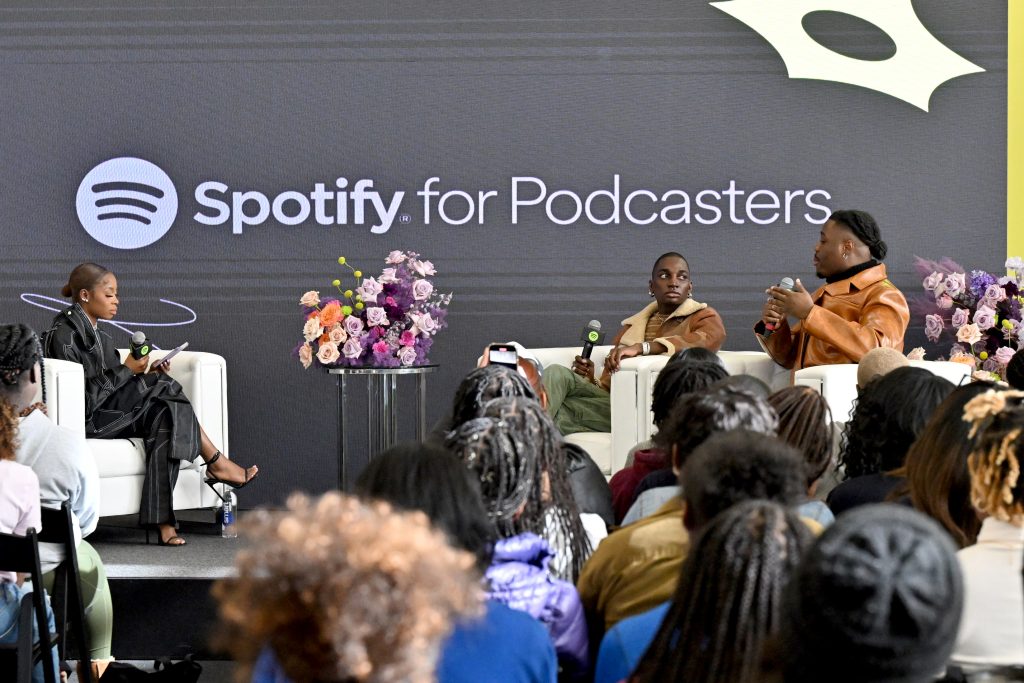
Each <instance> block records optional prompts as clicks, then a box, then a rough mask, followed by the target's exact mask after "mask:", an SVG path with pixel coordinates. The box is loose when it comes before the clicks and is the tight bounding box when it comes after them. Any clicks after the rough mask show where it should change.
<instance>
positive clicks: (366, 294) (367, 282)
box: [356, 277, 384, 304]
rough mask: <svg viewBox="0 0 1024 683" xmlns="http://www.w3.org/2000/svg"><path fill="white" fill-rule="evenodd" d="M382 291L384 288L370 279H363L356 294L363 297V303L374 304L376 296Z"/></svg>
mask: <svg viewBox="0 0 1024 683" xmlns="http://www.w3.org/2000/svg"><path fill="white" fill-rule="evenodd" d="M382 291H384V287H383V286H382V285H381V284H380V283H379V282H377V281H376V280H374V279H373V278H372V277H368V278H366V279H364V280H363V284H361V285H359V287H358V288H357V289H356V293H357V294H359V296H361V297H363V301H365V302H368V303H374V304H375V303H377V295H378V294H380V293H381V292H382Z"/></svg>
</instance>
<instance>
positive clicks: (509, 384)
mask: <svg viewBox="0 0 1024 683" xmlns="http://www.w3.org/2000/svg"><path fill="white" fill-rule="evenodd" d="M502 396H524V397H526V398H532V399H534V400H536V398H537V394H536V393H535V392H534V391H533V388H532V387H531V386H530V383H529V382H528V381H526V379H524V378H523V376H522V375H520V374H519V373H518V372H516V371H515V370H512V369H510V368H506V367H505V366H503V365H485V366H484V367H482V368H477V369H476V370H473V371H472V372H471V373H469V374H468V375H466V376H465V377H464V378H463V380H462V382H460V383H459V388H458V389H457V390H456V391H455V400H454V402H453V404H452V425H453V427H458V426H459V425H461V424H462V423H463V422H465V421H467V420H471V419H473V418H474V417H478V416H479V415H480V409H481V408H482V407H483V405H484V404H485V403H487V402H488V401H490V400H491V399H495V398H500V397H502Z"/></svg>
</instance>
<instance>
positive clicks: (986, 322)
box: [974, 305, 996, 332]
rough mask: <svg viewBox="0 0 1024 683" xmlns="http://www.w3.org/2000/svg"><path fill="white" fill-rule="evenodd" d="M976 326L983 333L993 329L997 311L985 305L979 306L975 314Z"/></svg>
mask: <svg viewBox="0 0 1024 683" xmlns="http://www.w3.org/2000/svg"><path fill="white" fill-rule="evenodd" d="M974 324H975V325H977V326H978V329H979V330H981V331H982V332H984V331H985V330H990V329H992V327H993V326H995V324H996V312H995V309H993V308H990V307H988V306H984V305H982V306H978V310H976V311H975V312H974Z"/></svg>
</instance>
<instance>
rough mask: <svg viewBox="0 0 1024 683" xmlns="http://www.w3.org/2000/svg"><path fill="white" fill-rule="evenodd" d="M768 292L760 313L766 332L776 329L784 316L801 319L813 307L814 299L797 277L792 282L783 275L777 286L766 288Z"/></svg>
mask: <svg viewBox="0 0 1024 683" xmlns="http://www.w3.org/2000/svg"><path fill="white" fill-rule="evenodd" d="M768 294H769V299H768V301H767V303H765V307H764V311H763V313H762V320H764V323H765V332H766V333H769V332H773V331H774V330H775V329H777V327H778V325H779V324H781V322H782V321H783V320H784V319H785V317H786V316H792V317H794V318H796V319H798V320H803V319H804V318H806V317H807V316H808V315H809V314H810V312H811V309H812V308H814V300H813V299H812V298H811V295H810V294H808V293H807V290H806V289H804V286H803V283H801V282H800V280H799V279H797V281H796V282H795V283H794V282H793V280H792V279H791V278H788V277H784V278H782V280H781V281H780V282H779V284H778V286H777V287H772V288H771V289H769V290H768Z"/></svg>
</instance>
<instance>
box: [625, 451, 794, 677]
mask: <svg viewBox="0 0 1024 683" xmlns="http://www.w3.org/2000/svg"><path fill="white" fill-rule="evenodd" d="M793 464H794V465H796V464H797V461H796V459H795V458H794V462H793ZM797 479H799V477H797ZM796 490H797V491H798V490H799V489H796ZM810 544H811V534H810V532H809V531H808V530H807V527H806V526H805V525H804V523H803V522H802V521H800V519H799V517H797V515H796V514H795V513H794V512H792V511H791V510H787V509H786V508H784V507H783V506H781V505H778V504H777V503H771V502H767V501H760V500H754V501H748V502H744V503H740V504H738V505H736V506H734V507H731V508H729V509H728V510H727V511H725V512H723V513H721V514H720V515H718V516H717V517H715V518H714V519H713V520H711V521H710V522H709V523H708V525H707V527H706V528H705V529H704V531H702V532H701V534H700V535H699V536H698V537H697V538H696V540H695V541H694V547H693V552H692V553H690V556H689V557H687V559H686V563H685V564H684V565H683V569H682V574H681V576H680V578H679V587H678V588H677V589H676V593H675V595H674V596H673V598H672V602H671V603H670V605H669V606H668V609H667V611H666V614H665V618H664V621H663V622H662V625H661V628H660V629H659V630H658V632H657V634H656V635H655V636H654V640H653V642H652V643H651V646H650V647H649V648H648V649H647V652H646V653H645V654H644V656H643V659H641V660H640V663H639V665H638V666H637V669H636V674H635V675H634V676H633V677H632V678H631V679H630V680H631V681H636V682H637V683H646V682H647V681H650V682H652V683H661V682H662V681H729V682H730V683H760V682H761V681H763V675H762V669H761V666H762V664H761V663H762V651H763V648H764V643H765V641H766V639H768V638H769V637H770V636H772V635H773V634H774V633H775V631H776V629H777V628H778V622H779V611H780V607H781V603H782V592H783V588H784V586H785V584H786V582H787V581H788V579H789V577H790V575H791V574H792V573H793V571H794V570H795V568H796V566H797V563H798V562H799V560H800V557H801V555H802V554H803V552H804V550H805V549H806V548H807V546H809V545H810Z"/></svg>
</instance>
